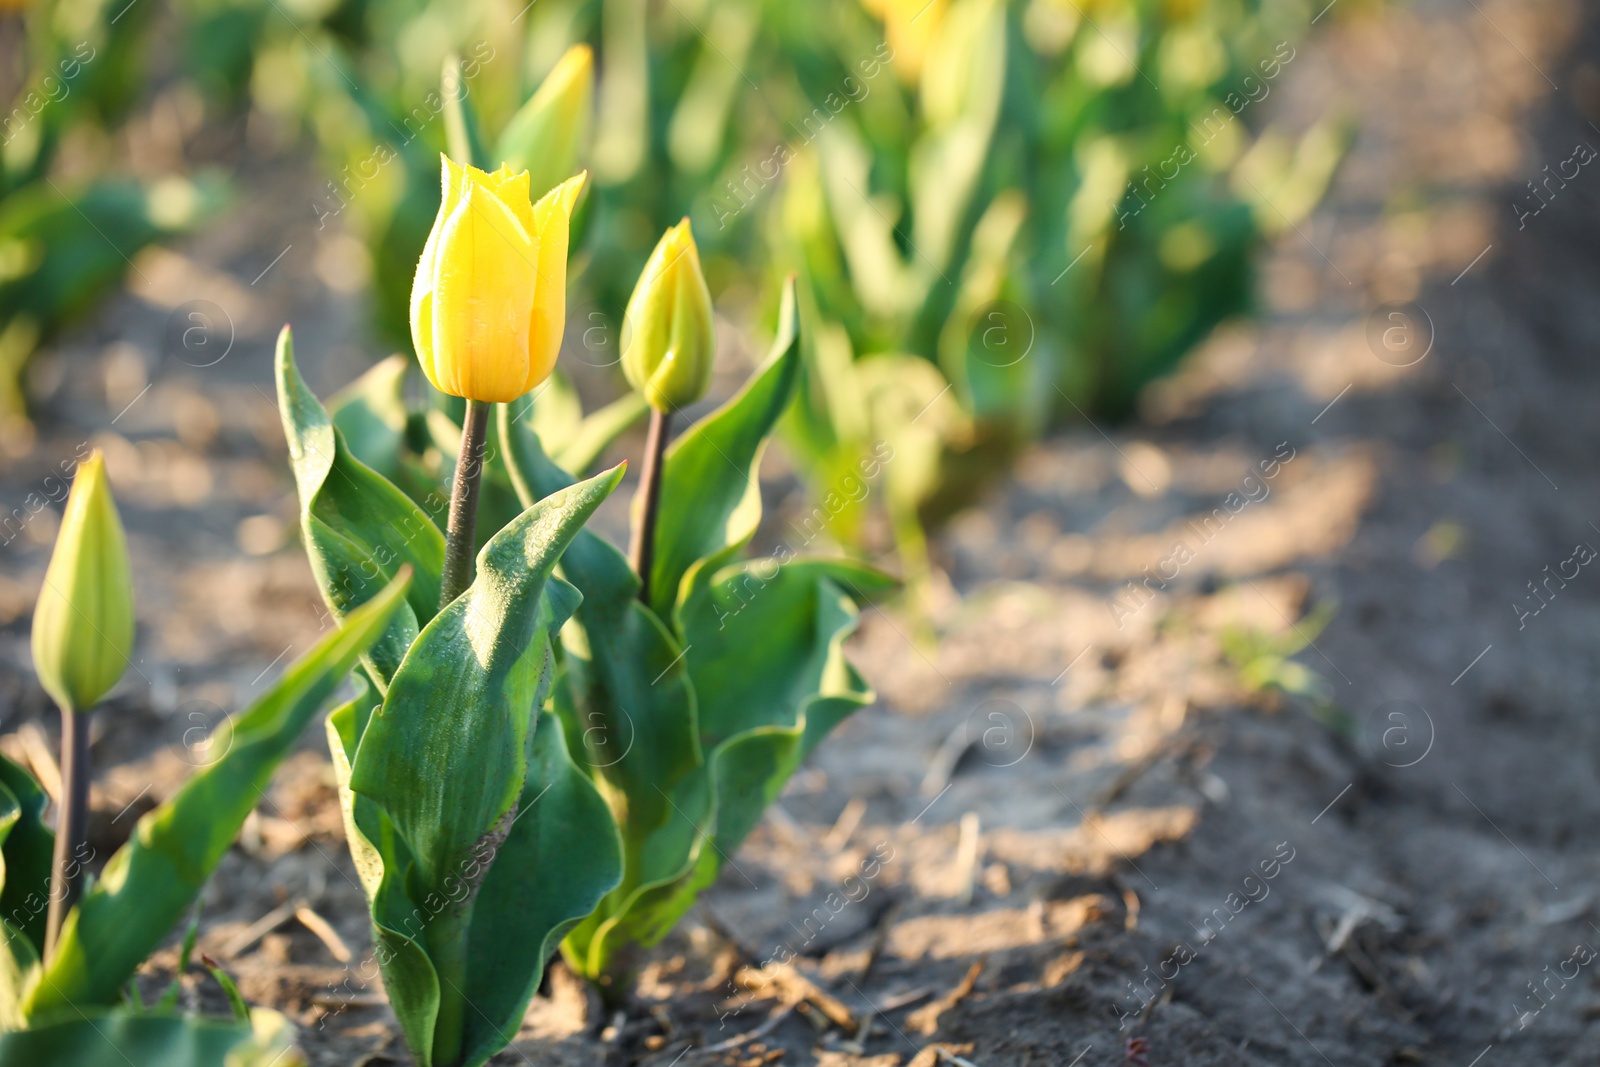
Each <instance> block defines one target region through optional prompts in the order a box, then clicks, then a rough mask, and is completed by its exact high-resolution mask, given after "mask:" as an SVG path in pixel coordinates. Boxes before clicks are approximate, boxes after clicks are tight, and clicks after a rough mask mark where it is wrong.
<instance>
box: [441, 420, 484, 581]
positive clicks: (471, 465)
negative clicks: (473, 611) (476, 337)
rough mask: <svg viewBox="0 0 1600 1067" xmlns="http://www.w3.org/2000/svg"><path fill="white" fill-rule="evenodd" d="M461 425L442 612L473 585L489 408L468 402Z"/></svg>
mask: <svg viewBox="0 0 1600 1067" xmlns="http://www.w3.org/2000/svg"><path fill="white" fill-rule="evenodd" d="M461 421H462V425H461V453H460V455H458V456H457V457H456V477H455V482H454V484H453V485H452V486H451V488H450V525H449V528H448V529H446V530H445V535H444V573H443V574H442V575H440V578H439V607H440V609H441V610H442V609H443V608H444V607H445V606H446V605H448V604H449V603H450V602H451V601H452V600H454V599H455V598H456V597H458V596H460V595H461V594H462V593H464V592H466V591H467V586H469V585H471V584H472V548H473V544H474V542H475V540H476V536H477V529H478V482H479V480H480V479H481V478H482V477H483V449H484V443H485V441H486V440H487V439H488V434H489V405H488V403H487V402H485V401H482V400H471V399H469V400H468V401H467V412H466V417H465V418H463V419H462V420H461Z"/></svg>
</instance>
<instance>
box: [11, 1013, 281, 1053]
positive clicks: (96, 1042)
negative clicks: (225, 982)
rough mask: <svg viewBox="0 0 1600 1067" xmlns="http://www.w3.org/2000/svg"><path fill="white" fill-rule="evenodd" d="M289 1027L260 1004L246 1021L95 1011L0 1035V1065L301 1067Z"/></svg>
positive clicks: (276, 1014)
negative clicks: (31, 1028)
mask: <svg viewBox="0 0 1600 1067" xmlns="http://www.w3.org/2000/svg"><path fill="white" fill-rule="evenodd" d="M305 1062H306V1061H305V1059H304V1058H303V1057H302V1056H301V1055H300V1054H299V1053H298V1052H296V1051H295V1048H294V1027H292V1026H291V1025H289V1021H288V1020H287V1019H285V1018H284V1017H283V1016H282V1015H280V1014H278V1013H277V1012H275V1011H269V1010H267V1009H264V1008H257V1009H255V1010H254V1011H252V1012H251V1013H250V1020H249V1021H248V1022H234V1021H232V1020H224V1019H208V1018H200V1017H197V1016H192V1015H135V1014H130V1013H127V1012H120V1011H119V1012H103V1013H102V1012H95V1013H93V1014H88V1015H85V1014H83V1013H81V1012H80V1013H79V1015H78V1017H76V1018H72V1019H67V1020H64V1021H62V1022H59V1023H55V1024H52V1025H49V1026H43V1027H39V1028H37V1029H33V1030H16V1031H12V1032H10V1033H5V1034H0V1067H45V1065H48V1067H123V1065H126V1064H135V1065H137V1067H145V1065H146V1064H149V1065H151V1067H304V1064H305Z"/></svg>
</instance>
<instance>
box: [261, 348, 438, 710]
mask: <svg viewBox="0 0 1600 1067" xmlns="http://www.w3.org/2000/svg"><path fill="white" fill-rule="evenodd" d="M277 379H278V409H279V414H280V415H281V416H282V418H283V432H284V436H285V437H286V438H287V439H288V442H289V461H290V464H291V465H292V466H293V468H294V476H295V484H296V485H297V487H298V488H299V492H300V525H301V530H302V532H303V534H304V536H305V542H306V555H307V556H308V557H309V558H310V560H311V570H312V573H313V574H314V575H315V576H316V579H317V585H318V586H319V587H320V588H321V589H322V595H323V598H324V599H325V600H326V601H327V602H328V606H329V608H330V609H332V611H333V613H334V614H335V615H336V616H339V617H343V616H344V614H345V613H346V612H349V611H351V610H352V609H354V608H355V607H356V606H358V605H360V604H363V603H365V602H366V601H367V600H369V599H370V598H371V597H372V596H374V595H375V594H376V593H377V592H378V590H380V589H382V588H383V587H384V585H385V584H386V583H388V582H389V581H390V580H391V579H392V578H393V577H394V576H395V575H396V574H398V573H399V571H400V568H401V567H403V566H405V565H407V564H409V565H410V566H411V568H412V572H413V575H414V577H413V580H412V582H411V587H410V591H409V592H408V593H407V595H406V603H407V605H408V607H407V608H406V609H403V610H401V611H399V612H396V613H395V616H394V621H393V622H392V623H391V624H390V627H389V630H388V632H386V633H385V634H384V635H383V638H382V639H381V640H380V641H378V642H377V643H376V644H375V645H374V646H373V647H372V649H371V650H370V652H369V653H368V654H367V656H366V657H365V658H364V660H363V662H365V663H367V665H368V666H369V667H370V668H371V669H372V672H373V677H374V680H375V681H377V682H378V683H379V685H380V686H383V685H387V683H388V680H389V678H390V676H392V675H393V674H394V672H395V670H396V669H398V667H399V666H400V661H401V659H402V658H404V656H405V652H406V649H408V648H410V647H411V642H412V641H413V640H415V639H416V636H417V631H418V628H419V627H420V626H421V625H422V624H424V623H426V622H427V621H428V620H429V619H431V618H433V615H434V613H435V612H436V611H437V610H438V606H439V574H440V571H441V570H442V569H443V566H444V535H443V534H441V533H440V532H439V528H438V526H436V525H435V524H434V521H433V519H432V518H430V517H429V516H428V514H427V513H426V512H425V511H423V510H422V508H420V507H418V506H417V505H416V504H415V503H413V502H412V501H411V499H410V498H409V497H407V496H406V495H405V493H403V492H401V491H400V490H399V489H397V488H395V487H394V486H393V485H392V484H390V483H389V482H388V481H387V480H386V479H385V478H384V477H383V476H382V475H380V474H378V473H377V472H375V471H373V470H372V469H371V468H370V467H368V466H367V465H366V464H364V463H362V462H361V461H360V460H358V459H356V458H355V456H354V455H353V454H352V453H351V452H350V450H349V448H348V447H347V446H346V444H345V441H344V436H343V435H342V434H341V433H340V432H339V431H338V430H337V429H336V428H335V427H334V425H333V422H332V421H331V420H330V419H329V418H328V413H327V411H326V410H324V409H323V407H322V404H321V402H320V401H318V400H317V398H316V395H315V394H314V393H312V392H311V390H310V389H309V388H307V386H306V384H305V382H304V380H302V379H301V377H300V372H299V369H298V368H297V367H296V366H295V361H294V339H293V337H292V336H291V335H290V332H289V328H288V327H287V326H286V327H284V329H283V332H282V333H280V334H279V335H278V352H277Z"/></svg>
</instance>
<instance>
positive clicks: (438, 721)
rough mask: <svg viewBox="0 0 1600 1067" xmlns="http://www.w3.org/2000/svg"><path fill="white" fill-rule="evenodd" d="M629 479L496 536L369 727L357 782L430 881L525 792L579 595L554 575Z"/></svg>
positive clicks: (589, 488) (564, 495)
mask: <svg viewBox="0 0 1600 1067" xmlns="http://www.w3.org/2000/svg"><path fill="white" fill-rule="evenodd" d="M621 478H622V469H621V468H616V469H614V470H611V471H608V472H607V473H605V474H602V475H600V476H598V477H596V478H594V479H591V480H590V481H588V482H584V483H582V484H580V485H578V486H574V487H573V488H571V489H568V490H565V491H563V492H561V493H559V494H556V495H555V496H552V497H549V498H547V499H545V500H542V501H540V502H539V503H538V504H535V505H534V506H533V507H531V508H529V509H528V510H527V511H525V512H523V514H522V515H521V517H519V518H518V519H517V520H516V521H515V522H513V523H512V524H511V525H509V526H507V527H506V528H505V529H504V530H502V531H501V532H500V533H499V534H497V535H495V537H494V539H493V540H492V541H490V542H489V544H487V545H485V546H484V548H483V551H482V552H480V553H479V554H478V577H477V580H476V581H475V582H473V584H472V586H471V588H469V589H468V590H467V591H466V592H465V593H464V594H462V595H461V596H460V597H458V598H457V599H456V600H455V601H453V602H452V603H451V604H450V605H449V606H448V607H446V608H445V609H444V610H442V611H440V612H439V614H438V615H437V616H435V618H434V620H433V622H431V623H429V624H428V626H427V627H426V628H425V629H424V630H423V631H422V633H421V634H420V635H419V636H418V638H417V640H416V643H415V644H414V645H413V646H412V647H411V650H410V652H409V653H407V655H406V658H405V661H404V662H403V663H402V664H401V666H400V670H399V671H398V672H397V673H396V674H395V676H394V678H393V679H392V681H391V682H390V686H389V692H388V694H387V695H386V696H385V698H384V702H383V705H382V707H380V708H379V710H378V712H377V714H376V715H374V716H373V718H372V721H371V722H369V723H368V724H367V728H366V732H365V733H364V734H363V735H362V737H361V743H360V746H359V747H358V749H357V751H356V758H355V760H354V761H353V770H352V774H351V779H350V785H351V788H352V789H354V790H355V791H356V792H357V793H360V794H363V795H366V796H369V797H371V798H372V799H373V800H375V801H377V802H378V803H379V804H380V805H381V806H382V807H383V809H384V810H385V811H386V812H387V813H388V815H389V817H390V818H391V819H393V820H394V824H395V827H396V828H397V829H398V831H399V833H400V835H401V836H402V837H403V838H404V839H405V841H406V842H407V844H408V845H409V846H410V847H411V849H412V854H413V856H414V858H415V860H416V862H417V864H418V866H419V874H420V877H421V878H422V879H423V881H424V882H425V883H427V884H429V885H431V886H438V885H439V884H440V882H441V881H442V879H443V878H444V877H445V875H446V874H447V873H449V870H450V869H451V868H452V867H453V866H455V865H458V864H459V863H460V862H461V860H462V859H464V858H465V857H467V855H468V854H469V853H470V851H471V849H472V848H473V846H474V845H475V844H477V842H478V840H479V839H480V838H482V837H483V836H484V835H486V834H488V833H490V832H491V830H493V829H494V827H495V824H496V823H497V822H498V821H499V820H500V819H501V818H503V817H504V816H506V815H507V814H508V813H509V812H510V811H511V808H512V806H513V804H514V803H515V801H516V799H517V797H519V796H520V795H521V793H522V785H523V781H524V778H525V776H526V765H525V763H524V760H525V747H526V740H527V730H528V725H529V717H530V715H531V714H532V712H533V711H534V710H535V709H536V708H537V706H538V703H540V702H542V696H543V691H544V689H545V687H547V686H548V684H549V671H548V666H549V660H550V655H551V652H550V632H549V628H550V627H552V626H554V627H559V626H560V625H561V623H563V622H565V621H566V618H567V616H568V615H570V614H571V612H572V609H573V608H575V607H576V605H577V600H578V598H577V596H575V595H574V594H573V593H572V591H571V589H570V587H566V586H565V583H558V584H553V585H552V584H549V583H547V579H548V578H549V577H550V572H551V570H552V569H553V568H554V567H555V563H556V560H557V559H558V558H559V557H560V555H561V552H562V551H563V550H564V549H565V548H566V547H567V545H568V543H570V541H571V540H572V538H573V537H574V536H575V535H576V534H577V533H578V532H579V531H580V530H581V529H582V528H583V524H584V523H585V522H586V521H587V520H588V518H589V516H590V515H591V514H593V512H594V509H595V508H596V507H598V506H599V505H600V502H601V501H602V500H604V499H605V498H606V496H608V495H609V494H610V493H611V491H612V490H613V489H615V488H616V485H617V483H618V482H619V481H620V480H621ZM547 587H548V589H549V592H550V596H549V597H548V600H549V601H550V602H551V606H550V609H549V610H548V611H545V612H541V611H539V610H536V609H537V607H538V605H539V604H540V601H541V598H542V594H544V593H545V592H546V589H547Z"/></svg>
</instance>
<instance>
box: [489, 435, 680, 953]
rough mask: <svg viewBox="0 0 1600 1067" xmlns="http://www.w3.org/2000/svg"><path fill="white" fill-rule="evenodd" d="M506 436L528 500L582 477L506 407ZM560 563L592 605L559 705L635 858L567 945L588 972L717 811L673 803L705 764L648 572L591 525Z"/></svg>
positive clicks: (571, 636)
mask: <svg viewBox="0 0 1600 1067" xmlns="http://www.w3.org/2000/svg"><path fill="white" fill-rule="evenodd" d="M501 440H502V441H503V442H504V443H505V446H506V458H507V460H508V466H509V467H510V470H511V477H512V481H513V483H514V484H515V485H516V486H517V492H518V494H519V495H520V496H521V497H522V499H523V500H524V501H533V500H538V499H541V498H542V497H544V496H546V495H548V494H550V493H553V492H558V491H560V490H561V489H562V488H564V487H565V486H566V485H568V484H570V483H571V481H572V476H571V475H570V474H568V473H567V472H566V471H564V470H562V469H561V468H560V467H558V466H557V465H556V464H554V463H553V462H551V461H550V459H549V458H548V457H546V456H545V454H544V451H543V449H542V448H541V447H540V441H539V438H538V436H537V435H536V434H534V433H533V431H532V429H531V428H530V427H529V426H528V425H527V423H526V421H523V420H513V419H512V418H511V416H510V412H509V411H508V410H505V409H502V412H501ZM561 573H562V576H563V577H565V578H566V579H567V580H568V581H570V582H572V584H573V585H575V586H577V588H578V590H579V591H580V592H582V593H583V603H582V604H580V605H579V607H578V610H577V613H576V616H575V617H574V619H573V621H572V622H570V623H568V625H567V626H566V628H565V629H564V630H563V631H562V638H561V640H562V648H563V651H564V652H565V664H566V666H565V673H564V675H563V678H562V681H561V683H560V685H559V688H558V692H557V697H556V706H557V709H558V711H559V712H560V713H561V716H562V719H563V722H564V724H565V726H566V729H567V733H568V736H569V739H570V744H571V746H572V748H573V749H575V750H576V751H577V752H578V753H579V759H580V760H583V761H585V762H586V764H587V767H588V771H589V773H590V774H591V775H592V776H594V777H596V778H598V779H600V780H603V781H604V782H605V783H606V785H607V792H608V795H611V796H614V797H617V798H618V803H617V814H618V817H619V820H621V821H622V825H623V834H624V840H623V848H624V854H625V855H626V856H627V862H626V865H625V874H624V878H623V881H622V883H621V884H620V885H619V886H618V887H617V888H616V889H615V891H613V892H612V893H611V894H610V896H609V897H608V898H607V901H606V903H604V904H602V906H601V908H600V910H599V911H598V912H597V913H596V915H595V916H593V917H591V919H590V920H589V921H586V922H584V923H582V924H580V925H579V926H578V928H577V929H575V930H574V932H573V935H572V937H571V938H570V940H569V943H568V950H569V952H570V953H571V954H573V955H574V956H575V958H577V959H579V960H581V961H583V962H581V963H580V967H581V968H582V969H583V970H584V972H585V973H587V974H591V975H595V974H598V973H599V972H600V971H602V970H604V966H605V955H606V952H605V948H604V945H603V942H604V938H603V937H602V938H601V939H600V940H599V941H596V934H597V932H598V931H599V930H600V928H601V927H602V925H604V923H605V921H606V920H607V919H608V918H609V917H610V916H611V915H612V914H613V912H615V911H622V912H626V911H628V910H629V908H628V904H627V902H628V901H629V900H630V899H632V898H633V897H634V896H635V894H637V893H640V892H643V891H649V890H654V889H656V888H658V887H659V886H660V885H661V884H663V883H670V882H675V881H677V880H678V879H680V878H682V877H683V875H684V874H685V873H686V871H687V869H688V866H689V865H690V864H691V863H692V862H693V859H694V849H695V847H696V842H697V841H698V840H699V839H700V838H701V837H703V836H704V832H705V830H704V829H703V827H702V824H706V823H708V819H709V816H708V814H707V813H706V812H704V811H701V812H700V813H699V815H698V817H697V818H694V819H691V818H689V817H688V816H687V815H686V814H684V813H683V812H681V811H679V810H676V809H674V808H673V806H672V801H671V795H672V792H673V790H675V789H676V788H677V787H678V784H679V783H680V782H681V781H682V780H683V779H684V778H685V777H686V776H688V775H691V774H693V773H694V772H696V771H697V770H698V769H699V768H700V766H701V765H702V763H703V762H704V761H703V760H702V758H701V754H700V746H699V743H698V741H697V740H696V737H695V734H696V729H695V701H694V691H693V689H692V688H691V687H690V686H689V684H688V676H687V671H686V668H685V665H684V662H683V660H684V654H683V650H682V649H681V648H680V647H679V645H678V644H677V642H676V640H675V639H674V638H673V637H672V635H671V634H670V633H669V632H668V631H667V629H666V627H665V625H663V624H662V622H661V620H660V619H659V618H657V617H656V615H655V614H654V613H653V612H651V611H650V610H649V609H648V608H646V607H645V606H644V605H643V604H641V603H640V602H639V599H638V595H639V579H638V578H637V577H636V576H635V575H634V573H633V571H632V570H631V569H629V567H628V563H627V561H626V560H625V559H624V558H623V557H622V554H621V553H620V552H618V551H617V550H616V549H615V548H613V547H612V546H611V545H610V544H608V543H606V541H604V540H603V539H602V538H600V537H597V536H596V535H594V534H592V533H589V532H588V531H584V532H582V533H580V534H579V535H578V536H577V537H576V538H575V539H574V540H573V543H572V544H571V545H570V546H569V547H568V548H567V551H566V553H565V554H564V555H563V556H562V558H561ZM591 946H593V947H592V948H591Z"/></svg>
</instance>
